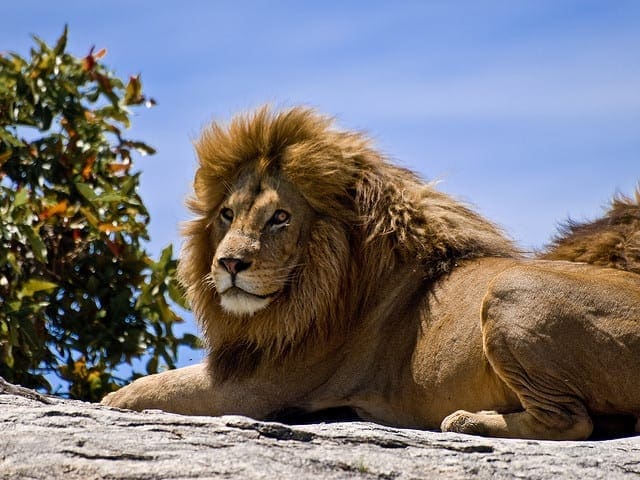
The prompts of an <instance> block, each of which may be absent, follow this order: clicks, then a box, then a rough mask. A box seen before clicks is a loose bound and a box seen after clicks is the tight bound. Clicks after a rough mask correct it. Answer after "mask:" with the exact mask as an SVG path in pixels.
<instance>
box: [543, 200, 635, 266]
mask: <svg viewBox="0 0 640 480" xmlns="http://www.w3.org/2000/svg"><path fill="white" fill-rule="evenodd" d="M540 257H541V258H545V259H548V260H569V261H572V262H586V263H591V264H593V265H600V266H603V267H610V268H618V269H620V270H627V271H630V272H635V273H640V187H638V188H637V189H636V192H635V198H630V197H625V196H622V195H621V196H618V197H617V198H614V200H613V201H612V202H611V206H610V208H609V210H608V211H607V212H606V213H605V215H604V216H603V217H601V218H598V219H597V220H594V221H592V222H584V223H578V222H573V221H571V220H569V221H568V222H567V224H566V225H564V226H562V227H560V233H559V235H558V236H556V238H555V239H554V240H553V242H552V243H551V244H550V245H549V246H548V247H547V249H546V250H545V252H543V253H542V255H541V256H540Z"/></svg>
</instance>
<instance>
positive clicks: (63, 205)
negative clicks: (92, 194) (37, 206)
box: [39, 200, 69, 220]
mask: <svg viewBox="0 0 640 480" xmlns="http://www.w3.org/2000/svg"><path fill="white" fill-rule="evenodd" d="M68 206H69V202H67V201H66V200H62V201H61V202H59V203H57V204H56V205H54V206H52V207H49V208H47V209H46V210H44V211H42V212H40V215H39V217H40V220H46V219H48V218H51V217H53V216H54V215H60V214H61V213H65V212H66V211H67V207H68Z"/></svg>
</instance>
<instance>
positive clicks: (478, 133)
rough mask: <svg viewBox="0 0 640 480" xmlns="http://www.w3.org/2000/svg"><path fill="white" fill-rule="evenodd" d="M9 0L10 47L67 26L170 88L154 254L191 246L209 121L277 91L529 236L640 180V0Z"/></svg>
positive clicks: (145, 125) (159, 117)
mask: <svg viewBox="0 0 640 480" xmlns="http://www.w3.org/2000/svg"><path fill="white" fill-rule="evenodd" d="M5 3H6V4H4V5H3V7H2V9H3V14H2V22H1V23H2V27H1V28H0V50H4V51H7V50H9V51H16V52H18V53H21V54H26V53H27V51H28V48H29V47H30V46H31V44H32V41H31V38H30V34H37V35H38V36H40V37H41V38H43V39H44V40H46V41H48V42H50V43H51V42H54V41H55V39H57V37H58V36H59V35H60V33H61V32H62V29H63V26H64V24H65V23H67V24H68V25H69V36H70V41H69V50H70V51H71V52H72V53H74V54H76V55H85V54H86V53H87V52H88V51H89V48H90V47H91V46H92V45H95V46H96V48H98V49H99V48H103V47H105V48H107V50H108V54H107V56H106V57H105V58H104V61H105V63H107V64H108V65H109V66H110V67H111V68H112V69H113V70H114V71H115V72H116V73H117V74H118V75H119V76H121V77H126V76H128V75H130V74H137V73H140V74H141V75H142V80H143V84H144V87H145V90H146V92H147V93H148V94H149V95H151V96H152V97H154V98H155V99H156V100H157V101H158V105H157V107H155V108H153V109H151V110H144V111H142V110H141V111H138V112H137V113H136V116H135V118H134V125H133V127H132V131H131V132H130V135H131V136H132V137H133V138H139V139H141V140H144V141H146V142H147V143H149V144H151V145H153V146H154V147H155V148H157V150H158V154H157V155H155V156H152V157H147V158H142V159H138V161H137V166H138V168H140V169H141V170H142V171H143V174H142V188H141V195H142V197H143V199H144V200H145V202H146V204H147V205H148V207H149V209H150V211H151V220H152V221H151V225H150V232H151V235H152V241H151V244H150V245H149V249H150V250H151V251H153V252H159V251H160V249H161V248H162V247H163V246H164V245H166V244H167V243H171V242H173V243H175V244H179V242H180V240H179V235H178V229H179V223H180V222H181V221H184V220H186V219H188V218H189V214H188V212H187V210H186V209H185V207H184V202H183V200H184V198H185V196H186V195H187V193H188V191H189V188H190V182H191V178H192V175H193V172H194V168H195V157H194V153H193V148H192V142H193V140H194V139H195V138H197V136H198V133H199V131H200V130H201V128H202V127H203V126H204V125H206V124H207V123H208V122H209V121H211V120H212V119H222V120H224V119H228V118H229V117H230V116H231V115H233V114H234V113H235V112H238V111H241V110H247V109H250V108H253V107H255V106H258V105H261V104H263V103H272V104H273V105H275V106H284V107H286V106H291V105H296V104H305V105H310V106H313V107H316V108H318V109H319V110H321V111H323V112H326V113H329V114H331V115H334V116H335V117H336V118H337V120H338V124H339V125H340V126H343V127H346V128H355V129H359V130H364V131H366V132H368V134H369V135H370V136H372V137H373V138H374V139H375V141H376V143H377V144H378V146H379V147H380V148H381V149H382V150H383V151H384V152H386V153H387V154H388V155H389V156H390V157H391V158H392V159H394V161H396V162H398V163H401V164H402V165H404V166H407V167H409V168H412V169H414V170H416V171H417V172H419V173H420V174H421V175H422V176H423V177H424V178H426V179H429V180H440V181H441V183H440V188H441V189H443V190H445V191H446V192H449V193H451V194H452V195H455V196H456V197H457V198H460V199H462V200H465V201H468V202H470V203H471V204H473V205H474V206H475V207H476V208H477V209H478V210H479V211H480V212H481V213H483V214H485V215H486V216H488V217H490V218H491V219H492V220H494V221H496V222H497V223H499V224H500V225H501V226H503V228H504V229H505V230H506V232H507V233H508V234H509V235H510V236H511V237H513V238H514V239H515V240H516V241H518V242H519V243H520V244H521V245H522V246H523V247H524V248H527V249H534V248H539V247H541V246H542V245H543V244H544V243H545V242H546V241H547V240H548V239H549V238H550V236H551V235H552V234H553V232H554V231H555V227H556V225H557V223H558V222H559V221H562V220H564V219H566V218H567V217H568V216H571V217H572V218H574V219H577V220H583V219H588V218H593V217H595V216H597V215H598V214H600V213H601V212H602V208H603V207H605V206H606V205H607V203H608V201H609V198H610V197H611V195H612V194H614V193H615V192H621V193H627V194H630V193H632V191H633V189H634V188H635V185H636V184H637V182H638V180H640V2H638V1H634V0H629V1H624V0H600V1H590V0H582V1H568V0H530V1H507V0H504V1H498V0H495V1H493V0H477V1H445V0H440V1H435V0H433V1H428V0H423V1H399V2H391V1H386V2H382V1H351V2H349V1H340V2H338V1H334V0H325V1H323V2H301V1H228V2H222V1H208V2H206V1H186V0H184V1H181V2H177V1H156V2H143V1H138V2H132V1H121V0H117V1H111V2H97V1H93V2H91V1H87V0H83V1H56V2H42V1H38V0H20V1H19V2H17V1H16V2H5ZM187 328H188V329H191V330H193V329H194V326H193V323H192V322H188V324H187ZM181 360H182V361H181V363H189V361H190V360H191V356H190V355H183V358H182V359H181Z"/></svg>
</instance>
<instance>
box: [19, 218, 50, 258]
mask: <svg viewBox="0 0 640 480" xmlns="http://www.w3.org/2000/svg"><path fill="white" fill-rule="evenodd" d="M21 230H22V232H23V233H24V234H25V235H26V236H27V238H28V239H29V243H30V244H31V249H32V250H33V254H34V255H35V257H36V259H37V260H38V261H39V262H42V263H46V262H47V247H46V245H45V244H44V242H43V241H42V238H40V234H39V233H38V232H36V231H35V229H33V227H29V226H25V228H22V229H21Z"/></svg>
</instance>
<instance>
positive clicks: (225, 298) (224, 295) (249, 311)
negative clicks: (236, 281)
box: [220, 286, 278, 315]
mask: <svg viewBox="0 0 640 480" xmlns="http://www.w3.org/2000/svg"><path fill="white" fill-rule="evenodd" d="M277 294H278V292H274V293H270V294H267V295H261V294H259V293H251V292H247V291H246V290H244V289H242V288H240V287H237V286H232V287H229V288H228V289H226V290H225V291H224V292H221V293H220V305H221V306H222V308H223V309H225V310H226V311H227V312H229V313H232V314H235V315H253V314H254V313H256V312H257V311H258V310H262V309H263V308H266V307H267V305H269V304H270V303H271V301H272V299H273V297H274V296H275V295H277Z"/></svg>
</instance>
